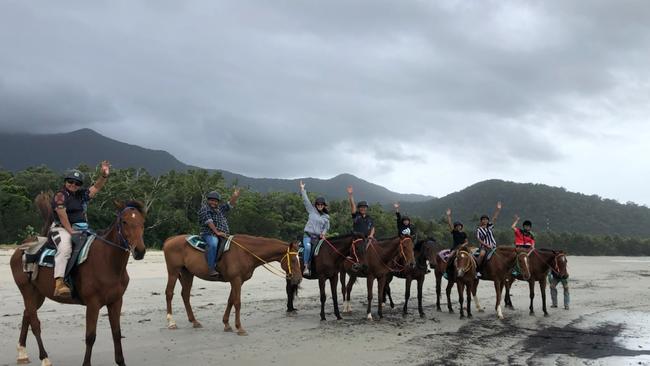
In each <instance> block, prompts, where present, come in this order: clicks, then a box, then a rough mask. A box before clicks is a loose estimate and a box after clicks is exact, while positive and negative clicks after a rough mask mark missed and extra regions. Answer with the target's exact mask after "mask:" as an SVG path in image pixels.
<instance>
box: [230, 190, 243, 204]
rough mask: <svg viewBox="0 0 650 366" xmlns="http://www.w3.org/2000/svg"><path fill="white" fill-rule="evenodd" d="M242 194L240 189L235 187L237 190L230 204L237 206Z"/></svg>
mask: <svg viewBox="0 0 650 366" xmlns="http://www.w3.org/2000/svg"><path fill="white" fill-rule="evenodd" d="M240 194H241V191H240V189H239V188H235V190H234V191H233V192H232V196H230V206H232V207H235V205H236V204H237V200H238V199H239V195H240Z"/></svg>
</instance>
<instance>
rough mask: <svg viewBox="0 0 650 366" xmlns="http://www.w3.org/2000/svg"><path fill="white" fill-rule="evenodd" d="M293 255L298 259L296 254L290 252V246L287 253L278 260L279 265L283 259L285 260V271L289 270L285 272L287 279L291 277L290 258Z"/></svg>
mask: <svg viewBox="0 0 650 366" xmlns="http://www.w3.org/2000/svg"><path fill="white" fill-rule="evenodd" d="M292 255H295V256H296V257H298V252H292V251H291V246H289V247H287V252H286V253H285V254H284V256H282V259H280V265H282V261H284V260H285V259H286V260H287V269H288V270H289V271H288V272H287V277H291V276H292V275H293V272H292V271H291V256H292Z"/></svg>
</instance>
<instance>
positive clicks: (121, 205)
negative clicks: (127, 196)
mask: <svg viewBox="0 0 650 366" xmlns="http://www.w3.org/2000/svg"><path fill="white" fill-rule="evenodd" d="M113 204H114V205H115V208H117V210H118V211H122V210H123V209H124V207H126V206H124V202H120V201H117V200H114V201H113Z"/></svg>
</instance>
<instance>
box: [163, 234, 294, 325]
mask: <svg viewBox="0 0 650 366" xmlns="http://www.w3.org/2000/svg"><path fill="white" fill-rule="evenodd" d="M186 237H187V235H177V236H172V237H171V238H168V239H167V240H165V244H164V245H163V252H164V253H165V263H166V264H167V288H166V290H165V295H166V299H167V327H168V328H169V329H176V322H175V321H174V318H173V317H172V298H173V297H174V287H175V286H176V281H177V280H180V282H181V286H182V291H181V297H182V298H183V303H184V304H185V311H186V312H187V318H188V320H189V321H190V322H191V323H192V325H193V326H194V328H201V327H202V325H201V323H199V322H198V320H196V318H195V317H194V312H193V311H192V306H191V305H190V291H191V290H192V282H193V281H194V276H196V277H198V278H200V279H203V280H206V281H220V282H229V283H230V297H229V298H228V305H227V306H226V311H225V312H224V314H223V324H224V331H225V332H230V331H232V328H231V327H230V312H231V311H232V308H233V306H234V307H235V327H236V328H237V334H239V335H246V334H247V333H246V331H245V330H244V328H243V327H242V325H241V318H240V310H241V288H242V285H243V284H244V282H246V281H248V280H249V279H250V278H251V277H252V276H253V272H254V271H255V268H257V267H259V266H261V265H267V264H268V263H270V262H280V265H281V267H282V269H283V270H284V272H285V273H283V275H284V276H286V278H287V279H289V280H290V281H291V283H292V284H294V285H297V284H299V283H300V281H301V280H302V271H300V261H299V260H298V244H297V243H290V244H289V243H285V242H283V241H280V240H277V239H268V238H260V237H254V236H249V235H235V237H234V238H233V240H232V242H231V244H230V250H228V251H227V252H225V253H224V254H223V257H222V258H221V259H220V260H219V264H218V266H217V267H218V269H219V273H221V275H222V278H219V279H216V278H214V277H211V276H210V275H209V268H208V264H207V262H206V260H205V255H204V253H203V252H200V251H198V250H196V249H194V248H192V247H191V246H190V245H189V244H187V241H186ZM222 245H223V243H222ZM267 268H270V270H271V271H272V272H273V273H275V274H277V273H276V272H277V271H279V270H277V269H273V268H272V267H267Z"/></svg>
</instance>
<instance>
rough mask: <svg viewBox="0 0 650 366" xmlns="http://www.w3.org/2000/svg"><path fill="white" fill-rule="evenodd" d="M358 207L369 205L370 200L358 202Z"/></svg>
mask: <svg viewBox="0 0 650 366" xmlns="http://www.w3.org/2000/svg"><path fill="white" fill-rule="evenodd" d="M357 207H358V208H361V207H368V202H366V201H359V203H357Z"/></svg>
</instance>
